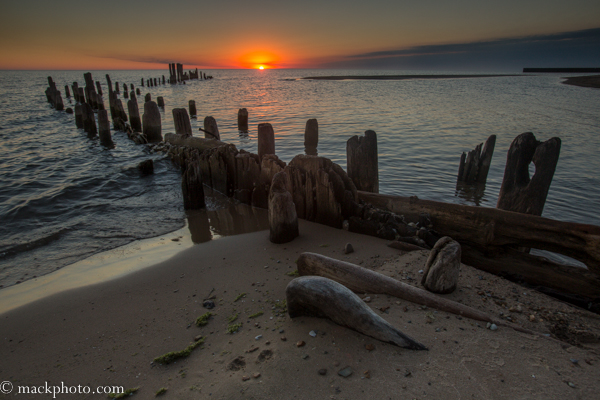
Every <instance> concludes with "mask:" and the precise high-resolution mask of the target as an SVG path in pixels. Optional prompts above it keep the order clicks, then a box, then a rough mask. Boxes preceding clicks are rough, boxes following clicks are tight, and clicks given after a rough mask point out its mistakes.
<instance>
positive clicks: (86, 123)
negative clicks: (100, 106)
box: [81, 88, 98, 135]
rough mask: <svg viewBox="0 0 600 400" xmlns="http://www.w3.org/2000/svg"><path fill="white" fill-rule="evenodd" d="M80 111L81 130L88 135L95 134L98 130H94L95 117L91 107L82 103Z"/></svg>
mask: <svg viewBox="0 0 600 400" xmlns="http://www.w3.org/2000/svg"><path fill="white" fill-rule="evenodd" d="M81 90H83V88H81ZM81 110H82V118H83V130H84V131H86V132H87V133H88V134H90V135H95V134H97V133H98V129H97V128H96V117H95V116H94V110H93V109H92V106H91V105H89V104H88V103H83V104H82V105H81Z"/></svg>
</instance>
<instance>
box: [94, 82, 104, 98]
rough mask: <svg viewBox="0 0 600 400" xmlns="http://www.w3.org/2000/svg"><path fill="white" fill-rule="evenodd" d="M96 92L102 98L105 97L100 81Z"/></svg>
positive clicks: (97, 83)
mask: <svg viewBox="0 0 600 400" xmlns="http://www.w3.org/2000/svg"><path fill="white" fill-rule="evenodd" d="M96 92H97V93H98V94H99V95H100V96H102V95H103V93H102V85H100V81H96Z"/></svg>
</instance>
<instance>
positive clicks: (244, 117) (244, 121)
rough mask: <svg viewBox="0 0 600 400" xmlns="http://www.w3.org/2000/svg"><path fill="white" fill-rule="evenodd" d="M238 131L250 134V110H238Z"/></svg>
mask: <svg viewBox="0 0 600 400" xmlns="http://www.w3.org/2000/svg"><path fill="white" fill-rule="evenodd" d="M238 130H239V131H241V132H244V133H248V110H246V109H245V108H240V109H239V110H238Z"/></svg>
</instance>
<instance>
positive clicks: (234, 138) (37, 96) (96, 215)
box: [0, 70, 600, 287]
mask: <svg viewBox="0 0 600 400" xmlns="http://www.w3.org/2000/svg"><path fill="white" fill-rule="evenodd" d="M84 72H86V71H0V150H1V155H0V176H1V178H2V179H1V180H0V221H1V223H0V285H1V286H3V287H6V286H10V285H13V284H15V283H17V282H22V281H24V280H27V279H30V278H32V277H35V276H41V275H44V274H47V273H49V272H51V271H54V270H56V269H59V268H61V267H63V266H65V265H68V264H71V263H74V262H75V261H78V260H81V259H83V258H85V257H88V256H90V255H92V254H95V253H98V252H101V251H104V250H108V249H111V248H114V247H117V246H120V245H123V244H126V243H128V242H131V241H133V240H136V239H142V238H148V237H153V236H158V235H161V234H164V233H167V232H171V231H174V230H176V229H179V228H181V227H182V226H184V224H185V219H186V213H185V211H184V210H183V205H182V198H181V193H180V191H181V189H180V187H181V186H180V172H179V170H178V169H177V168H175V167H174V166H173V165H172V164H171V163H170V161H169V160H168V159H167V158H165V156H164V155H162V154H160V153H152V152H150V151H149V150H148V148H147V147H146V146H143V145H135V144H134V143H132V142H131V141H130V140H129V139H127V137H126V135H125V134H124V133H122V132H113V140H114V142H115V144H116V147H115V148H114V149H107V148H105V147H103V146H102V145H100V143H99V141H98V139H97V138H88V136H87V134H86V133H84V132H83V130H80V129H77V128H76V126H75V122H74V116H73V115H70V114H66V113H65V112H64V111H62V112H58V111H55V110H54V109H52V108H51V107H50V105H49V104H48V103H47V101H46V97H45V94H44V91H45V89H46V87H47V86H48V83H47V77H48V76H52V77H53V79H54V81H55V82H56V85H57V88H58V89H59V90H60V91H61V93H62V94H63V99H64V101H65V107H73V106H74V103H70V102H69V100H67V99H66V97H65V96H64V86H65V85H66V84H69V85H71V84H72V82H74V81H77V82H78V83H79V85H80V87H81V86H84V85H85V82H84V79H83V73H84ZM91 72H92V75H93V78H94V80H96V81H100V82H101V84H102V89H103V92H104V98H105V105H108V100H107V93H108V88H107V85H106V78H105V75H106V73H107V71H91ZM204 72H206V73H207V74H209V75H212V76H213V77H214V79H212V80H208V81H190V82H188V83H187V84H186V85H168V84H167V85H164V86H163V85H160V86H157V87H150V88H148V87H143V88H142V87H140V89H141V91H142V97H141V98H138V103H140V104H141V103H142V102H143V95H144V94H146V93H151V94H152V98H153V100H155V99H156V97H157V96H163V97H164V99H165V108H164V110H162V109H161V114H162V127H163V134H164V133H166V132H173V131H174V127H173V117H172V109H173V108H180V107H185V108H187V104H188V101H189V100H195V101H196V107H197V109H198V114H199V118H198V120H192V128H193V131H194V135H199V136H203V134H202V135H201V132H199V131H198V127H202V121H203V117H204V116H208V115H212V116H213V117H214V118H215V119H216V120H217V123H218V125H219V130H220V133H221V138H222V140H223V141H226V142H230V143H234V144H235V145H236V146H237V148H238V149H246V150H248V151H252V152H256V146H257V145H256V134H257V124H258V123H260V122H270V123H271V124H272V125H273V128H274V130H275V136H276V152H277V154H278V155H279V157H280V158H281V159H282V160H284V161H286V162H288V161H290V160H291V159H292V158H293V157H294V156H295V155H297V154H303V153H304V127H305V124H306V120H307V119H309V118H317V119H318V121H319V147H318V153H319V155H321V156H324V157H328V158H330V159H332V160H333V161H334V162H337V163H339V164H340V165H341V166H342V167H344V168H345V167H346V141H347V140H348V139H349V138H350V137H351V136H353V135H360V134H363V133H364V131H365V130H368V129H371V130H374V131H375V132H376V133H377V135H378V150H379V169H380V172H379V179H380V192H381V193H385V194H396V195H402V196H411V195H416V196H418V197H419V198H424V199H430V200H437V201H446V202H453V203H460V204H471V205H480V206H483V207H494V206H495V205H496V201H497V196H498V192H499V190H500V185H501V182H502V175H503V173H504V166H505V160H506V152H507V150H508V147H509V146H510V143H511V142H512V140H513V139H514V138H515V137H516V136H517V135H519V134H521V133H523V132H528V131H530V132H533V133H534V134H535V135H536V137H537V139H538V140H542V141H543V140H547V139H549V138H551V137H554V136H558V137H560V139H561V140H562V149H561V155H560V160H559V162H558V167H557V170H556V174H555V176H554V180H553V182H552V186H551V188H550V192H549V194H548V199H547V202H546V207H545V210H544V214H543V215H544V216H546V217H549V218H555V219H559V220H564V221H574V222H582V223H589V224H595V225H600V216H599V215H598V212H599V210H600V207H599V203H600V202H599V197H600V175H599V173H598V171H600V157H599V155H598V152H599V150H600V90H597V89H589V88H580V87H574V86H568V85H564V84H561V76H560V75H555V74H546V75H539V76H533V75H519V76H504V77H493V78H464V79H434V80H418V79H415V80H402V81H388V80H385V81H377V80H366V81H363V80H347V81H328V80H300V79H298V78H301V77H306V76H317V75H334V74H339V75H352V74H354V75H356V74H411V73H415V74H427V73H429V72H426V71H421V72H415V71H338V70H336V71H324V70H264V71H259V70H213V71H204ZM108 73H109V74H110V76H111V79H112V81H113V83H115V82H119V84H120V85H121V91H122V84H123V83H127V84H134V85H135V87H136V88H137V87H139V86H140V80H141V78H144V79H147V78H158V77H162V75H163V74H165V75H166V74H167V73H168V70H165V71H108ZM440 74H442V73H441V72H440ZM138 97H139V96H138ZM121 98H122V97H121ZM242 107H245V108H247V109H248V112H249V122H250V132H249V134H248V135H240V133H239V132H238V130H237V112H238V109H239V108H242ZM125 108H126V107H125ZM491 134H495V135H497V142H496V150H495V153H494V158H493V160H492V166H491V169H490V173H489V177H488V183H487V185H486V187H485V189H484V190H483V192H480V193H478V195H477V196H474V195H473V194H469V193H465V192H464V191H462V190H458V191H457V188H456V174H457V170H458V163H459V159H460V155H461V153H462V152H463V151H468V150H471V149H473V148H474V147H475V145H477V144H478V143H481V142H483V141H485V139H486V138H487V137H488V136H489V135H491ZM146 159H153V160H154V165H155V173H154V174H153V175H150V176H142V175H141V174H140V173H139V172H138V170H137V168H136V166H137V164H138V163H139V162H140V161H142V160H146ZM231 207H232V204H231V202H230V201H227V200H223V199H217V198H212V199H211V200H210V201H209V204H208V211H207V212H208V213H210V212H214V211H216V210H222V209H227V208H231ZM212 215H216V214H212ZM208 219H209V220H210V219H211V217H210V216H209V218H208ZM213 219H214V217H213ZM259 227H261V226H259ZM220 229H225V230H226V229H227V228H223V226H222V225H219V224H217V223H215V224H212V225H211V230H212V232H213V233H214V234H215V235H218V234H220V233H219V230H220ZM209 239H210V237H208V238H206V239H205V240H209Z"/></svg>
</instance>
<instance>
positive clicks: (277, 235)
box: [269, 171, 299, 243]
mask: <svg viewBox="0 0 600 400" xmlns="http://www.w3.org/2000/svg"><path fill="white" fill-rule="evenodd" d="M288 188H291V185H290V182H289V177H288V175H287V174H286V173H285V172H283V171H281V172H278V173H277V174H275V176H274V177H273V180H272V182H271V189H270V192H269V231H270V232H269V240H270V241H271V242H273V243H288V242H291V241H292V240H294V239H295V238H296V237H298V235H299V231H298V214H296V205H295V204H294V200H293V198H292V194H291V193H290V192H289V191H288Z"/></svg>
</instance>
